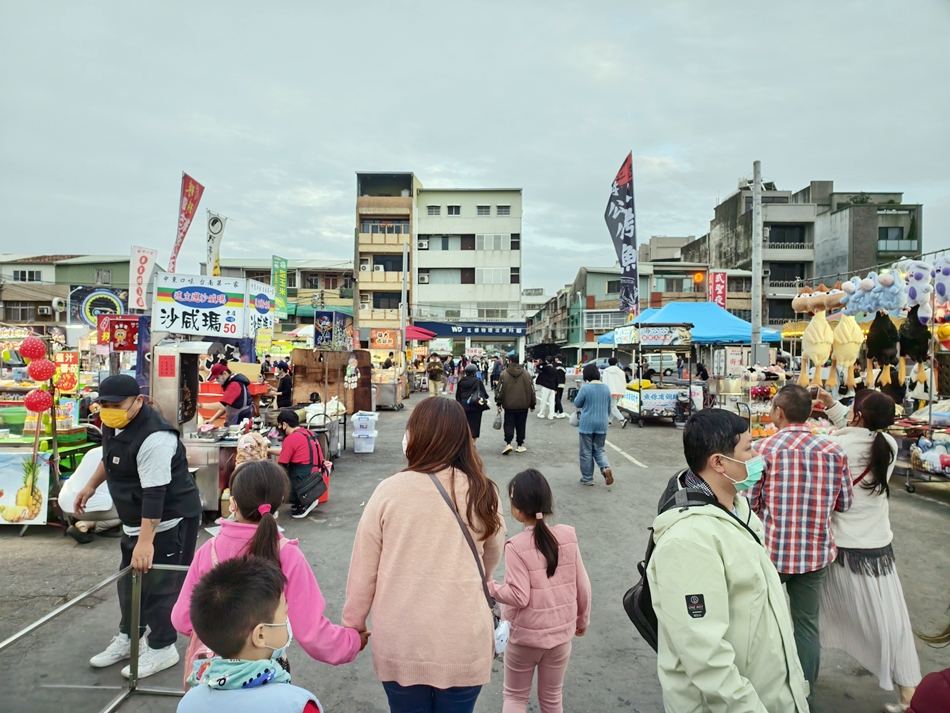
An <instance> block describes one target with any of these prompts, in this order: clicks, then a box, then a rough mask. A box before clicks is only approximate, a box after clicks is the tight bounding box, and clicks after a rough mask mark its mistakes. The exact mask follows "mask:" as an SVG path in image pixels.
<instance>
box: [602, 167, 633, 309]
mask: <svg viewBox="0 0 950 713" xmlns="http://www.w3.org/2000/svg"><path fill="white" fill-rule="evenodd" d="M604 220H605V221H606V223H607V229H608V230H609V231H610V237H611V239H612V240H613V241H614V249H615V250H616V251H617V259H618V260H619V261H620V311H621V312H629V313H630V314H637V313H638V312H639V311H640V284H639V281H638V277H637V221H636V211H635V209H634V205H633V152H631V153H629V154H628V155H627V158H626V160H625V161H624V162H623V165H622V166H621V167H620V170H619V171H618V172H617V176H616V178H614V182H613V184H612V185H611V187H610V200H608V201H607V210H606V211H605V212H604Z"/></svg>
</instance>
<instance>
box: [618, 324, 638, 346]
mask: <svg viewBox="0 0 950 713" xmlns="http://www.w3.org/2000/svg"><path fill="white" fill-rule="evenodd" d="M639 333H640V332H639V330H638V329H637V328H636V327H617V328H616V329H615V330H614V344H637V343H638V342H639V336H638V335H639Z"/></svg>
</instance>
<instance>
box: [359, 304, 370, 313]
mask: <svg viewBox="0 0 950 713" xmlns="http://www.w3.org/2000/svg"><path fill="white" fill-rule="evenodd" d="M364 309H369V302H360V310H361V311H362V310H364Z"/></svg>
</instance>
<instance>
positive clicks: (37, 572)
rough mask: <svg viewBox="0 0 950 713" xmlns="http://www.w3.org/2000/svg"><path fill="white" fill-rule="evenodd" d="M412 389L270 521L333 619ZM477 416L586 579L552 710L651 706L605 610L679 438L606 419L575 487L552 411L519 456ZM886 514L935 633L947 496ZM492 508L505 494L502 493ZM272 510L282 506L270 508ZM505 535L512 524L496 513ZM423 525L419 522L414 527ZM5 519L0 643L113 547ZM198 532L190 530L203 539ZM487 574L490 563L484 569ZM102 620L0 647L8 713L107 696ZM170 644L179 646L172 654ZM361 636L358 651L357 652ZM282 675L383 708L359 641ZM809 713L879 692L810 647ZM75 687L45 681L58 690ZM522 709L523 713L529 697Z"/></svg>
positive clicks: (105, 571) (941, 492)
mask: <svg viewBox="0 0 950 713" xmlns="http://www.w3.org/2000/svg"><path fill="white" fill-rule="evenodd" d="M421 398H422V397H421V395H419V394H414V395H413V397H412V399H411V400H409V401H408V402H407V409H406V410H405V411H403V412H396V413H389V412H386V413H382V414H381V415H380V419H379V426H378V428H379V432H380V436H379V439H378V441H377V447H376V452H375V453H374V454H370V455H360V456H357V455H354V454H353V453H352V451H347V452H346V453H345V454H344V455H343V457H342V458H341V459H340V460H338V461H337V465H336V468H335V471H334V474H333V481H332V487H331V497H330V501H329V503H327V504H326V505H325V506H321V507H320V509H319V510H317V511H315V512H314V513H313V515H312V516H311V517H310V518H308V519H307V520H304V521H291V520H290V518H289V517H282V518H281V522H282V524H283V526H284V527H286V534H287V535H288V536H290V537H296V538H299V540H300V546H301V549H302V550H303V552H304V553H306V555H307V557H308V559H309V561H310V563H311V565H312V567H313V569H314V571H315V573H316V576H317V580H318V581H319V583H320V586H321V588H322V590H323V594H324V596H325V598H326V600H327V603H328V609H327V614H328V616H329V617H330V618H331V619H332V620H333V621H337V622H338V621H339V619H340V614H341V611H342V608H343V598H344V591H345V586H346V573H347V567H348V564H349V559H350V550H351V547H352V542H353V536H354V532H355V530H356V525H357V522H358V520H359V517H360V513H361V511H362V507H363V505H364V504H365V502H366V501H367V500H368V498H369V496H370V495H371V494H372V492H373V489H374V488H375V487H376V485H377V483H378V482H379V481H380V480H382V479H383V478H385V477H386V476H388V475H390V474H392V473H393V472H395V471H397V470H398V469H399V468H400V467H401V466H402V464H404V462H405V461H404V458H403V455H402V453H401V450H400V442H401V439H402V434H403V429H404V426H405V423H406V421H407V419H408V417H409V414H410V412H411V409H412V406H413V404H417V403H419V401H420V400H421ZM491 414H492V412H487V413H486V415H485V417H484V423H483V430H482V433H483V435H484V438H482V439H481V440H480V441H479V451H480V452H481V454H482V457H483V458H484V460H485V464H486V467H487V469H488V473H489V475H490V476H491V477H492V478H493V479H494V480H495V481H496V482H497V483H498V484H499V485H500V486H502V488H504V484H506V483H507V481H508V479H509V478H510V477H511V476H512V475H514V474H515V473H516V472H517V471H518V470H519V469H521V468H524V467H527V466H534V467H537V468H539V469H540V470H541V471H542V472H543V473H544V474H545V475H546V476H547V477H548V479H549V480H550V481H551V484H552V487H553V489H554V494H555V509H556V513H555V516H556V520H557V521H558V522H564V523H569V524H571V525H574V526H575V527H576V528H577V533H578V538H579V541H580V546H581V550H582V552H583V555H584V559H585V562H586V565H587V569H588V572H589V573H590V577H591V582H592V584H593V601H594V604H593V616H592V622H591V625H590V628H589V629H588V633H587V636H585V637H583V638H581V639H575V642H574V652H573V655H572V658H571V664H570V668H569V670H568V675H567V680H566V682H565V688H564V701H565V705H564V708H565V710H566V711H610V710H625V711H640V712H643V713H647V712H651V713H652V712H654V711H661V710H662V702H661V695H660V689H659V684H658V682H657V677H656V658H655V655H654V653H653V652H652V651H651V650H650V649H649V647H648V646H646V644H644V643H643V642H642V641H641V640H640V638H639V637H638V636H637V634H636V631H635V629H634V628H633V626H632V625H631V624H630V623H629V621H628V620H627V618H626V616H625V614H624V612H623V609H622V607H621V604H620V600H621V596H622V595H623V593H624V591H625V590H626V589H627V588H628V587H629V586H630V585H631V583H632V582H633V580H634V572H635V563H636V562H637V561H638V560H639V558H640V557H641V556H642V554H643V550H644V546H645V542H646V528H647V527H648V526H649V525H650V523H651V521H652V518H653V515H654V508H655V505H656V501H657V497H658V494H659V492H660V491H661V489H662V487H663V486H664V484H665V483H666V481H667V479H668V478H669V477H670V475H672V474H673V472H675V470H676V469H677V468H679V467H681V465H682V464H683V459H682V448H681V438H680V432H679V431H677V430H676V429H674V428H673V427H672V426H671V425H659V424H656V425H647V426H645V427H644V428H643V429H637V428H635V427H628V428H627V429H625V430H620V429H619V427H616V426H614V427H612V428H611V432H610V434H609V437H608V442H609V444H610V447H609V448H608V456H609V458H610V461H611V466H612V467H613V469H614V473H615V474H616V477H617V482H616V483H615V484H614V485H613V486H611V487H609V488H608V487H606V486H604V485H603V482H602V481H601V482H600V483H598V485H597V487H594V488H584V487H582V486H580V485H578V483H577V480H578V477H579V473H578V468H577V456H576V450H577V448H576V441H577V436H576V431H575V430H574V429H572V428H571V427H570V426H569V425H568V422H567V420H566V419H565V420H560V421H543V422H542V421H539V420H538V419H537V418H535V417H534V416H531V417H529V422H528V439H527V446H528V449H529V450H528V452H527V453H524V454H521V455H518V454H511V455H509V456H504V457H503V456H502V455H501V448H502V440H501V436H500V434H499V433H498V432H496V431H493V430H492V429H491ZM893 485H894V488H893V495H892V504H891V517H892V524H893V529H894V532H895V542H894V548H895V551H896V553H897V556H898V562H899V565H898V566H899V569H900V573H901V577H902V580H903V585H904V591H905V594H906V596H907V600H908V601H907V603H908V606H909V608H910V614H911V619H912V621H913V624H914V626H915V628H917V629H918V630H923V631H935V630H937V628H938V627H941V626H942V625H943V624H944V623H945V621H946V609H947V605H948V603H950V588H948V586H947V573H948V572H950V548H948V547H947V544H946V535H947V532H948V524H950V495H948V493H947V490H946V486H931V485H919V486H918V489H917V494H916V495H909V494H907V493H906V492H905V491H904V489H903V487H902V485H901V483H898V482H896V481H895V482H894V483H893ZM506 502H507V500H506ZM282 515H285V513H282ZM507 524H508V528H509V533H514V532H516V531H517V530H516V526H517V523H515V522H514V520H512V519H511V518H510V517H509V518H508V520H507ZM420 526H424V523H420ZM16 534H17V532H16V530H15V528H3V529H2V530H0V562H2V563H3V570H4V573H5V576H4V577H3V578H2V579H0V639H2V638H4V637H6V636H8V635H9V634H11V633H13V632H14V631H16V630H17V629H18V628H20V627H21V626H23V625H25V624H27V623H29V622H30V621H32V620H35V619H37V618H38V617H39V616H41V615H42V614H43V613H45V612H47V611H49V610H51V609H52V608H53V607H55V606H57V605H58V604H60V603H62V602H63V601H66V600H68V599H69V598H70V597H73V596H75V595H77V594H79V593H81V592H82V591H84V590H85V589H86V588H88V587H90V586H91V585H93V584H95V583H96V582H97V581H100V580H102V579H104V578H105V577H106V576H108V575H109V574H110V573H111V572H112V571H114V568H115V567H116V566H117V564H118V543H117V541H116V540H110V539H102V538H100V539H97V541H96V542H95V543H93V544H91V545H87V546H83V547H80V546H78V545H76V544H75V543H74V542H73V541H72V540H70V539H64V538H62V537H60V536H59V535H60V534H61V533H60V531H59V530H55V529H53V528H46V529H43V528H34V529H32V530H31V531H29V532H28V533H27V535H26V536H25V537H23V538H22V539H21V538H18V537H17V536H16ZM206 538H207V534H206V533H204V532H202V540H204V539H206ZM495 575H496V577H497V578H501V576H502V569H501V567H499V570H498V571H497V572H496V573H495ZM116 625H117V605H116V601H115V596H114V590H113V589H107V590H105V591H103V592H102V593H101V596H100V597H99V598H98V599H96V600H93V601H90V602H89V606H86V607H79V608H77V610H75V611H73V612H70V613H69V614H68V615H66V616H65V617H64V618H61V619H59V620H57V621H55V622H53V623H52V624H50V625H49V626H47V627H46V628H45V629H43V630H41V632H40V633H39V634H38V635H35V636H33V637H31V638H30V639H28V640H27V641H25V642H23V643H21V644H20V645H19V646H18V647H16V648H15V649H14V650H13V652H8V653H6V654H3V655H0V680H3V681H4V693H3V699H2V700H3V702H2V705H0V709H2V710H3V711H6V712H7V713H19V712H21V711H22V712H26V711H29V712H30V713H42V712H45V711H61V710H63V704H64V703H68V705H69V710H70V712H71V713H85V712H86V711H90V712H91V711H96V710H98V709H99V708H100V707H102V706H103V705H104V704H105V703H106V702H107V701H108V700H109V699H110V698H112V697H113V696H114V695H115V693H116V692H117V690H116V689H112V688H110V687H117V686H119V685H121V684H122V682H123V679H121V677H120V676H119V668H120V667H119V666H115V667H113V668H110V669H106V670H104V671H94V670H93V669H91V668H89V666H88V664H87V661H88V659H89V657H90V656H91V655H93V654H95V653H97V652H98V651H100V650H101V648H102V647H103V646H104V645H105V644H106V643H107V642H108V640H109V639H110V637H111V636H112V635H113V634H114V632H115V629H116ZM185 643H186V642H185V641H184V640H183V639H181V640H180V641H179V647H180V650H181V652H182V653H183V652H184V648H185ZM371 646H372V644H370V647H371ZM918 650H919V651H920V654H921V662H922V667H923V671H924V673H928V672H930V671H934V670H938V669H942V668H946V667H948V666H950V650H947V649H943V650H934V649H932V648H930V647H926V646H923V645H920V644H918ZM291 660H292V664H293V676H294V682H295V683H297V684H299V685H301V686H304V687H306V688H309V689H310V690H312V691H314V692H315V693H316V695H317V696H318V697H319V698H320V700H321V701H322V702H323V704H324V706H325V707H326V710H327V711H342V710H346V711H350V712H352V713H358V712H363V711H365V712H367V713H369V712H373V713H375V712H380V713H381V712H383V711H386V710H388V708H387V705H386V699H385V696H384V695H383V691H382V687H381V686H380V684H379V682H378V681H377V680H376V678H375V676H374V674H373V668H372V659H371V652H370V650H369V649H367V650H366V651H365V652H364V653H363V654H361V655H360V657H359V658H358V659H357V661H356V662H355V663H354V664H351V665H349V666H341V667H338V668H333V667H330V666H326V665H323V664H318V663H315V662H313V661H311V660H310V659H309V658H307V657H306V656H305V655H304V654H303V653H302V652H301V651H300V650H299V648H297V646H296V645H294V646H293V648H292V649H291ZM822 664H823V668H822V674H821V680H820V682H819V687H818V691H817V698H818V701H817V704H816V706H815V710H818V711H826V712H830V711H834V712H835V713H851V712H854V713H857V712H859V711H860V712H862V713H863V712H865V711H874V710H879V709H880V704H881V703H882V702H885V701H889V700H892V696H891V694H887V693H884V692H882V691H880V690H879V689H878V687H877V683H876V681H875V680H874V679H872V678H871V677H870V676H869V674H867V673H865V672H863V671H861V670H860V669H858V667H857V665H856V664H855V663H854V662H853V661H851V660H850V659H848V658H847V657H845V656H844V655H842V654H836V653H835V652H825V654H824V658H823V661H822ZM502 677H503V664H502V663H501V662H500V661H499V662H496V664H495V673H494V675H493V678H492V682H491V684H490V685H489V686H487V687H486V689H485V690H484V692H483V694H482V696H481V697H480V699H479V702H478V706H477V708H476V710H477V711H498V710H500V709H501V690H502ZM180 681H181V674H180V671H179V670H175V671H172V672H165V673H164V674H162V675H160V676H156V677H154V678H153V679H148V680H147V684H148V685H153V683H154V685H167V686H176V685H180ZM64 685H68V686H86V687H87V688H80V689H76V688H57V686H64ZM176 705H177V701H176V700H175V699H172V698H162V697H144V696H140V697H136V698H134V699H133V700H132V701H130V702H128V703H127V704H126V705H125V706H124V707H123V708H122V710H123V711H156V712H159V711H161V712H170V711H173V710H174V709H175V706H176ZM529 710H533V711H536V710H537V705H536V703H535V704H533V706H532V708H530V709H529Z"/></svg>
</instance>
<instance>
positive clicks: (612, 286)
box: [607, 280, 620, 295]
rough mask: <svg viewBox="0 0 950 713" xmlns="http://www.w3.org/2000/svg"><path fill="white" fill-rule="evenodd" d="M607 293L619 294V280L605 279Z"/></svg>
mask: <svg viewBox="0 0 950 713" xmlns="http://www.w3.org/2000/svg"><path fill="white" fill-rule="evenodd" d="M607 294H608V295H619V294H620V280H607Z"/></svg>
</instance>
